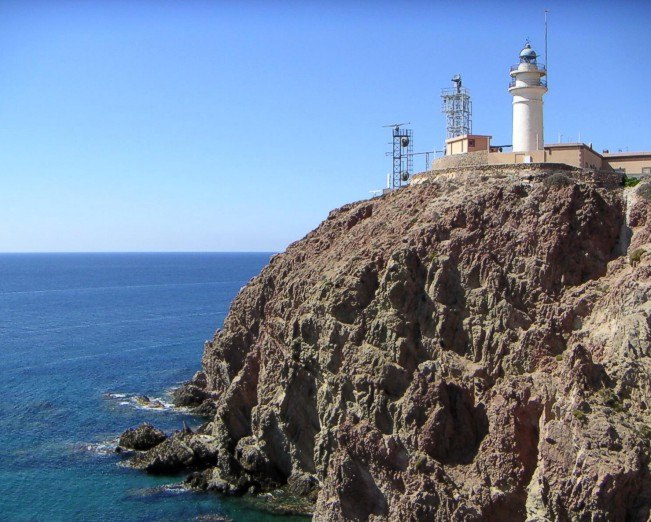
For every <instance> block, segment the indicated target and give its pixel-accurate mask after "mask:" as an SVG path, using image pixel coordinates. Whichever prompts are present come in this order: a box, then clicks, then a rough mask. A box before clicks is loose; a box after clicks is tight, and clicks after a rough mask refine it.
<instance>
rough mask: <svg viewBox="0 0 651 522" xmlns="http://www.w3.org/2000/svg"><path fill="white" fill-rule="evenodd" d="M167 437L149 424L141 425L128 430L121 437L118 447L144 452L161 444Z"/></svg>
mask: <svg viewBox="0 0 651 522" xmlns="http://www.w3.org/2000/svg"><path fill="white" fill-rule="evenodd" d="M166 438H167V436H166V435H165V434H164V433H163V432H162V431H160V430H159V429H157V428H154V426H152V425H151V424H147V423H143V424H141V425H140V426H138V427H137V428H129V429H128V430H126V431H125V432H124V433H123V434H122V435H121V436H120V440H119V442H118V447H120V448H125V449H134V450H138V451H145V450H148V449H151V448H153V447H154V446H157V445H158V444H160V443H161V442H163V441H164V440H165V439H166Z"/></svg>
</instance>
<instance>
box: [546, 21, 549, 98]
mask: <svg viewBox="0 0 651 522" xmlns="http://www.w3.org/2000/svg"><path fill="white" fill-rule="evenodd" d="M547 13H549V9H545V67H546V69H547V85H549V58H548V57H547Z"/></svg>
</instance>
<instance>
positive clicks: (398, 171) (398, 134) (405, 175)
mask: <svg viewBox="0 0 651 522" xmlns="http://www.w3.org/2000/svg"><path fill="white" fill-rule="evenodd" d="M403 125H409V122H407V123H393V124H391V125H384V127H385V128H386V127H393V174H392V176H391V186H390V187H389V188H390V189H392V190H395V189H398V188H400V187H401V186H402V183H403V182H406V181H407V180H408V179H409V176H411V173H412V171H413V169H414V165H413V164H414V139H413V133H412V131H411V129H401V128H400V127H402V126H403Z"/></svg>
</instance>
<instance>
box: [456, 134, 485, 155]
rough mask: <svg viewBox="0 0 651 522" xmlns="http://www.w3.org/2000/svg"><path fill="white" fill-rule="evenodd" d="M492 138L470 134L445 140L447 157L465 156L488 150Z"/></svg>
mask: <svg viewBox="0 0 651 522" xmlns="http://www.w3.org/2000/svg"><path fill="white" fill-rule="evenodd" d="M490 140H491V137H490V136H480V135H477V134H468V135H466V136H457V137H456V138H449V139H447V140H445V155H446V156H451V155H453V154H465V153H467V152H476V151H481V150H488V149H489V147H490Z"/></svg>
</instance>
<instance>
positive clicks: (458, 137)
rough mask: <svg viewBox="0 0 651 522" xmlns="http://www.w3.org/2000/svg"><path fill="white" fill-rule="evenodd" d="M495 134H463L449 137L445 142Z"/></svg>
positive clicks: (487, 136)
mask: <svg viewBox="0 0 651 522" xmlns="http://www.w3.org/2000/svg"><path fill="white" fill-rule="evenodd" d="M492 137H493V136H489V135H488V134H462V135H461V136H454V137H453V138H447V139H446V140H445V143H448V142H450V141H457V140H466V139H473V138H492Z"/></svg>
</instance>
